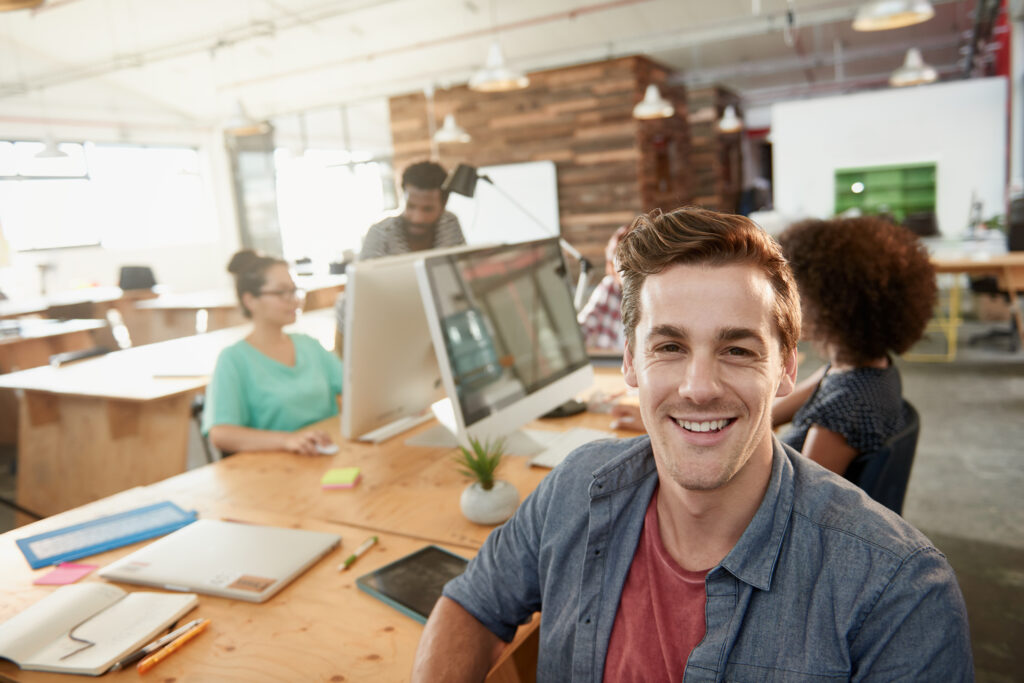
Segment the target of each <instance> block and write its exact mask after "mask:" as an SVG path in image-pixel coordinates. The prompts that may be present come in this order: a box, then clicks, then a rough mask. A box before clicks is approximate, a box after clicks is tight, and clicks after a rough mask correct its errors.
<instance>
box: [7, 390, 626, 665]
mask: <svg viewBox="0 0 1024 683" xmlns="http://www.w3.org/2000/svg"><path fill="white" fill-rule="evenodd" d="M617 377H618V375H617V371H615V370H603V371H601V373H600V376H599V379H598V384H599V386H602V388H604V387H605V386H610V385H614V384H616V383H621V380H618V379H617ZM607 423H608V416H607V415H605V414H598V415H593V414H583V415H577V416H573V417H570V418H565V419H561V420H558V421H540V422H535V423H533V424H531V425H530V427H531V428H556V429H558V430H564V429H569V428H571V427H575V426H592V427H600V428H606V427H607ZM322 426H324V427H325V428H327V429H328V430H329V431H331V432H332V433H333V434H334V435H335V436H337V428H338V420H337V419H331V420H326V421H324V423H322ZM426 428H427V426H421V427H420V429H426ZM623 435H631V433H625V432H624V433H623ZM453 455H454V449H450V448H437V449H420V448H411V447H406V446H405V444H404V436H403V437H396V438H394V439H392V440H390V441H389V442H387V443H385V444H380V445H370V444H360V443H351V442H342V443H341V451H340V452H339V453H338V454H337V455H335V456H332V457H308V456H300V455H295V454H288V453H261V454H239V455H236V456H233V457H231V458H228V459H226V460H222V461H220V462H217V463H214V464H212V465H208V466H206V467H202V468H199V469H197V470H193V471H191V472H188V473H185V474H181V475H178V476H175V477H172V478H170V479H167V480H165V481H161V482H159V483H156V484H153V485H150V486H145V487H137V488H134V489H131V490H128V491H125V492H123V493H120V494H117V495H114V496H111V497H109V498H106V499H103V500H100V501H97V502H95V503H92V504H90V505H86V506H83V507H81V508H77V509H74V510H70V511H68V512H66V513H63V514H60V515H57V516H56V517H53V518H50V519H46V520H43V521H42V522H37V523H36V524H33V525H30V526H27V527H24V528H21V529H18V530H16V531H12V532H9V533H7V534H4V535H3V536H0V619H7V618H9V617H11V616H13V615H14V614H16V613H17V612H18V611H20V610H22V609H24V608H25V607H27V606H28V605H30V604H32V603H33V602H35V601H36V600H38V599H40V598H42V597H43V596H44V595H46V594H47V593H48V592H50V591H51V590H52V588H47V587H39V586H33V585H32V584H31V581H32V580H33V579H34V578H35V577H37V576H39V575H41V574H43V573H45V572H46V571H47V570H45V569H43V570H38V571H35V572H33V571H32V570H30V569H29V568H28V564H27V563H26V562H25V560H24V558H23V557H22V555H21V553H20V551H18V550H17V548H16V546H15V544H14V541H15V539H16V538H22V537H25V536H28V535H31V534H34V533H38V532H41V531H44V530H47V529H52V528H58V527H62V526H65V525H68V524H72V523H75V522H78V521H83V520H85V519H91V518H95V517H97V516H101V515H104V514H111V513H113V512H117V511H120V510H124V509H128V508H131V507H136V506H139V505H144V504H148V503H153V502H157V501H160V500H171V501H173V502H175V503H177V504H178V505H180V506H182V507H185V508H192V509H196V510H198V511H199V513H200V515H201V516H202V517H208V518H209V517H230V518H233V519H239V520H244V521H251V522H257V523H263V524H273V525H278V526H295V527H298V528H307V529H314V530H320V531H330V532H334V533H338V534H340V535H341V536H342V539H343V545H342V548H341V549H340V550H337V551H335V552H333V553H332V554H330V555H329V556H327V557H326V558H325V559H324V560H322V561H321V562H319V563H318V564H316V565H315V566H314V567H313V568H312V569H311V570H310V571H308V572H306V573H305V574H303V575H302V576H300V577H298V578H297V579H296V580H295V582H293V583H292V584H290V585H289V586H288V587H286V588H285V589H284V590H283V591H282V592H281V593H279V594H278V595H276V596H275V597H273V598H271V600H269V601H268V602H267V603H265V604H263V605H253V604H249V603H241V602H236V601H231V600H227V599H223V598H214V597H210V596H201V597H200V606H199V609H198V612H197V614H198V615H200V616H204V617H209V618H210V619H211V620H212V625H211V627H210V630H209V633H208V634H204V635H203V636H201V637H200V638H198V639H197V640H196V641H195V643H194V644H191V645H189V646H188V647H187V648H184V649H183V650H182V651H181V652H180V653H178V654H176V655H175V656H174V657H171V658H169V659H168V660H167V661H166V662H164V663H162V664H160V669H159V672H158V674H159V676H160V680H181V681H190V680H194V681H207V680H218V681H220V680H225V681H236V680H237V681H281V680H287V681H290V680H348V681H364V680H365V681H404V680H407V679H408V676H409V672H410V670H411V668H412V662H413V657H414V655H415V651H416V647H417V645H418V642H419V637H420V635H421V633H422V627H421V626H420V625H419V624H417V623H416V622H414V621H413V620H411V619H409V618H408V617H405V616H404V615H402V614H401V613H399V612H398V611H396V610H394V609H393V608H391V607H388V606H387V605H385V604H384V603H382V602H380V601H378V600H376V599H375V598H372V597H370V596H368V595H365V594H363V593H362V592H360V591H358V589H356V588H355V579H356V578H357V577H358V576H360V575H361V574H363V573H366V572H369V571H372V570H373V569H376V568H378V567H380V566H383V565H384V564H386V563H388V562H391V561H393V560H395V559H398V558H399V557H401V556H403V555H406V554H408V553H410V552H412V551H414V550H416V549H418V548H420V547H422V546H423V545H424V544H427V543H436V544H438V545H441V546H443V547H447V548H448V549H449V550H452V551H453V552H455V553H457V554H460V555H463V556H465V557H471V556H472V555H473V554H475V552H476V551H477V549H478V548H479V547H480V545H481V544H482V543H483V541H484V539H485V538H486V537H487V535H488V534H489V533H490V532H491V531H492V530H493V527H490V526H479V525H476V524H472V523H471V522H468V521H467V520H466V519H464V518H463V517H462V516H461V513H459V511H458V498H459V494H460V492H461V490H462V488H464V487H465V486H466V485H467V483H468V481H467V479H465V478H464V477H463V476H462V475H460V474H459V473H458V471H457V467H456V465H455V464H454V463H453V462H452V461H451V458H452V456H453ZM526 462H527V459H526V458H525V457H512V458H510V460H509V461H508V462H506V463H505V464H504V465H503V466H502V467H503V469H502V470H501V471H500V474H501V476H502V477H504V478H507V479H510V480H511V481H513V482H514V483H516V485H517V487H518V488H519V492H520V495H521V496H522V497H525V496H526V495H527V494H528V493H529V492H530V491H532V490H533V488H534V487H535V486H536V485H537V483H539V482H540V480H541V479H542V478H543V477H544V476H545V475H546V474H547V473H548V470H546V469H529V468H528V466H527V464H526ZM349 464H359V465H360V466H361V467H362V468H363V481H362V482H361V483H360V484H359V485H358V486H357V487H356V488H354V489H351V490H333V491H330V490H324V489H322V488H320V486H319V481H320V476H321V475H322V474H323V472H324V471H326V470H327V469H329V468H331V467H337V466H341V465H349ZM340 520H345V521H340ZM348 520H351V521H348ZM371 533H372V534H377V535H378V536H379V537H380V543H379V544H378V545H377V546H376V547H375V548H374V549H373V550H372V551H371V552H370V553H368V554H367V555H364V556H363V557H362V558H361V559H360V560H359V563H358V565H357V568H358V571H351V572H347V573H345V574H339V573H338V571H337V569H336V567H337V565H338V564H339V563H340V562H341V560H342V558H344V557H345V556H346V555H347V554H348V553H349V552H351V550H352V549H353V548H354V547H355V546H356V545H357V544H358V543H359V542H361V541H362V540H363V539H364V538H366V536H368V535H370V534H371ZM134 547H137V546H134ZM134 547H128V548H122V549H118V550H114V551H110V552H107V553H103V554H101V555H97V556H95V557H92V558H89V560H88V561H89V562H91V563H94V564H99V565H101V566H102V565H106V564H108V563H109V562H111V561H113V560H114V559H116V558H119V557H122V556H123V555H124V554H126V553H128V552H130V551H131V550H133V549H134ZM90 580H96V579H95V578H94V577H90ZM129 588H130V589H132V590H134V588H132V587H129ZM537 627H538V619H536V618H534V620H533V622H531V624H529V625H527V626H526V627H523V628H521V629H519V632H518V633H517V635H516V640H515V641H514V642H513V643H512V645H511V646H510V647H509V648H508V650H507V651H506V655H505V656H504V657H502V658H501V659H500V660H499V662H498V663H497V664H496V666H495V669H493V670H492V672H491V675H490V676H489V678H488V680H490V681H492V683H499V682H501V683H505V682H514V681H528V680H532V668H531V667H535V665H536V647H537V639H538V636H537ZM0 675H5V676H8V677H10V678H13V679H15V680H19V681H40V682H50V681H58V680H67V679H66V677H62V678H58V675H56V674H41V673H36V672H23V671H20V670H18V669H16V668H15V667H14V665H12V664H10V663H8V662H0ZM110 676H112V677H113V678H114V679H117V680H120V679H127V677H132V678H133V680H134V679H135V678H136V676H137V674H135V673H134V672H132V671H130V670H129V671H125V672H116V673H114V674H110Z"/></svg>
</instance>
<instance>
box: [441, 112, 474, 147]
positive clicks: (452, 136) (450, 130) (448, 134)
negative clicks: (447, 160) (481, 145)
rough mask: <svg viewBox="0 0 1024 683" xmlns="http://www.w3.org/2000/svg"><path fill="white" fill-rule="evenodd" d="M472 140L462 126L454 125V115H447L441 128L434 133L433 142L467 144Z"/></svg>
mask: <svg viewBox="0 0 1024 683" xmlns="http://www.w3.org/2000/svg"><path fill="white" fill-rule="evenodd" d="M471 139H472V138H471V137H470V136H469V133H467V132H466V131H465V130H464V129H463V128H462V126H460V125H459V124H457V123H455V114H447V115H445V117H444V123H443V124H441V128H440V129H439V130H438V131H437V132H436V133H434V142H469V141H470V140H471Z"/></svg>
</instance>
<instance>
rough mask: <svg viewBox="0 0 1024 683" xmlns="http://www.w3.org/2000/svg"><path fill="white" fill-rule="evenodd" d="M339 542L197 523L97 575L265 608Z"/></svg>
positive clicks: (308, 534)
mask: <svg viewBox="0 0 1024 683" xmlns="http://www.w3.org/2000/svg"><path fill="white" fill-rule="evenodd" d="M340 541H341V537H340V536H338V535H337V534H328V533H323V532H319V531H306V530H304V529H285V528H280V527H272V526H263V525H260V524H241V523H236V522H224V521H220V520H211V519H200V520H199V521H196V522H193V523H192V524H189V525H188V526H186V527H184V528H182V529H179V530H177V531H175V532H174V533H172V534H169V535H167V536H164V537H163V538H161V539H159V540H157V541H154V542H153V543H150V544H149V545H147V546H146V547H144V548H142V549H140V550H136V551H135V552H133V553H131V554H130V555H126V556H125V557H122V558H121V559H120V560H118V561H116V562H114V563H113V564H111V565H109V566H107V567H105V568H104V569H102V570H100V572H99V575H100V576H102V577H103V578H104V579H109V580H111V581H123V582H125V583H137V584H141V585H143V586H156V587H158V588H166V589H168V590H179V591H194V592H196V593H206V594H208V595H217V596H220V597H223V598H234V599H236V600H246V601H248V602H263V601H265V600H267V599H268V598H270V597H271V596H272V595H274V594H275V593H277V592H278V591H279V590H281V589H282V588H284V587H285V586H286V585H288V583H289V582H290V581H292V579H294V578H295V577H297V576H298V575H299V574H301V573H302V572H304V571H306V569H308V568H309V567H311V566H312V565H313V564H314V563H315V562H316V561H317V560H319V559H320V558H321V557H323V556H324V555H326V554H327V553H328V552H330V551H331V550H332V549H334V548H335V547H336V546H337V545H338V543H339V542H340Z"/></svg>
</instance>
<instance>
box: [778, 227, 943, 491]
mask: <svg viewBox="0 0 1024 683" xmlns="http://www.w3.org/2000/svg"><path fill="white" fill-rule="evenodd" d="M779 243H780V244H781V245H782V249H783V251H784V253H785V255H786V258H787V259H788V260H789V262H790V265H791V266H792V268H793V275H794V276H795V277H796V281H797V286H798V288H799V290H800V300H801V307H802V309H803V336H804V339H807V340H809V341H811V342H812V343H813V344H814V346H815V348H816V349H817V350H818V351H819V352H820V353H821V354H822V355H823V356H824V357H825V358H826V359H827V362H826V364H825V365H824V367H822V368H821V369H820V370H818V371H817V372H816V373H814V374H813V375H812V376H811V377H809V378H808V379H807V380H805V381H803V382H801V383H800V384H799V385H798V386H797V388H796V390H795V391H793V392H792V393H791V394H789V395H788V396H786V397H784V398H782V399H779V401H777V402H776V404H775V406H774V409H773V415H772V417H773V420H774V423H775V424H776V425H780V424H785V423H786V422H792V424H791V426H790V429H789V430H788V431H787V432H786V433H785V434H784V435H783V436H782V441H783V442H784V443H786V444H788V445H790V446H792V447H793V448H795V449H796V450H798V451H801V452H802V453H803V454H804V455H805V456H807V457H808V458H810V459H811V460H814V461H815V462H817V463H818V464H820V465H822V466H823V467H826V468H828V469H830V470H832V471H833V472H836V473H838V474H843V473H845V472H846V469H847V467H848V466H849V465H850V463H852V462H853V460H854V459H855V458H856V457H857V456H858V455H860V454H866V453H871V452H873V451H876V450H878V449H879V448H881V446H882V445H883V444H884V443H885V441H886V440H888V439H889V438H890V437H891V436H893V435H895V434H897V433H898V432H899V431H900V430H901V429H902V428H903V427H904V423H903V422H904V416H903V410H902V399H903V395H902V394H903V390H902V385H901V382H900V374H899V370H897V368H896V366H895V365H894V364H893V355H894V354H896V355H898V354H902V353H904V352H905V351H907V350H908V349H909V348H910V347H911V346H912V345H913V344H914V343H915V342H916V341H917V340H918V339H920V338H921V335H922V334H923V333H924V329H925V326H926V325H927V324H928V320H929V319H930V318H931V315H932V307H933V305H934V303H935V297H936V285H935V271H934V269H933V268H932V265H931V263H930V261H929V259H928V253H927V251H926V250H925V248H924V246H923V245H922V244H921V243H920V242H919V241H918V239H917V236H916V235H914V234H913V233H912V232H910V231H909V230H907V229H906V228H903V227H900V226H897V225H893V224H892V223H890V222H888V221H885V220H883V219H880V218H874V217H863V218H843V219H835V220H807V221H802V222H800V223H796V224H794V225H793V226H791V227H790V228H788V229H787V230H786V231H785V232H783V233H782V234H781V235H780V236H779Z"/></svg>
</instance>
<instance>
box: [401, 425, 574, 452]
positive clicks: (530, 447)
mask: <svg viewBox="0 0 1024 683" xmlns="http://www.w3.org/2000/svg"><path fill="white" fill-rule="evenodd" d="M560 436H562V432H555V431H547V430H542V429H517V430H515V431H514V432H512V433H511V434H509V435H507V436H506V437H505V453H506V455H537V454H538V453H540V452H541V451H543V450H544V449H545V448H547V447H548V446H549V445H550V444H551V443H553V442H554V440H555V439H557V438H558V437H560ZM405 445H406V446H426V447H429V448H458V446H459V442H458V440H457V439H456V438H455V435H454V434H452V433H451V432H450V431H449V430H448V429H446V428H445V427H444V425H441V424H436V425H434V426H433V427H431V428H430V429H426V430H424V431H422V432H420V433H418V434H414V435H413V436H410V437H409V438H408V439H406V440H405Z"/></svg>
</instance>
